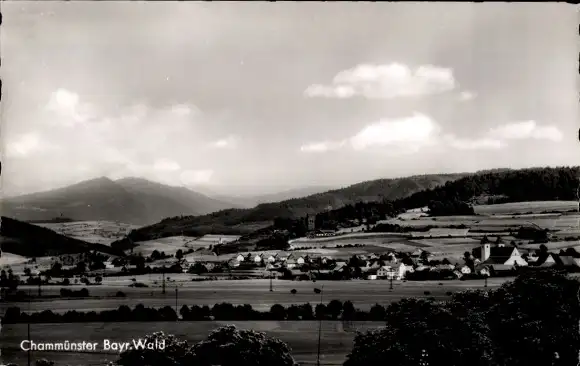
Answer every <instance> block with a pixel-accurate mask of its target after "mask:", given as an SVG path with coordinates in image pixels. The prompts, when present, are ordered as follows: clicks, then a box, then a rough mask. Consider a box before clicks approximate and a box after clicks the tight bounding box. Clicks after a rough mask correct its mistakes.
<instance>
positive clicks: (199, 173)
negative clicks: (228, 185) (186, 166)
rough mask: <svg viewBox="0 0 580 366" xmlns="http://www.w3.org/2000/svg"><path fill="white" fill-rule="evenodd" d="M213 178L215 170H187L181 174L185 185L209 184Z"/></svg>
mask: <svg viewBox="0 0 580 366" xmlns="http://www.w3.org/2000/svg"><path fill="white" fill-rule="evenodd" d="M212 176H213V170H209V169H204V170H186V171H184V172H182V173H181V174H180V180H181V183H182V184H183V185H186V186H187V185H196V184H204V183H209V182H210V181H211V178H212Z"/></svg>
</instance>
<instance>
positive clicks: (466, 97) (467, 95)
mask: <svg viewBox="0 0 580 366" xmlns="http://www.w3.org/2000/svg"><path fill="white" fill-rule="evenodd" d="M476 96H477V95H476V94H475V93H473V92H470V91H462V92H461V93H459V100H460V101H462V102H467V101H470V100H473V99H475V97H476Z"/></svg>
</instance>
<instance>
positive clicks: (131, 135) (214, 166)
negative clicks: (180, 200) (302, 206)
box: [0, 1, 580, 196]
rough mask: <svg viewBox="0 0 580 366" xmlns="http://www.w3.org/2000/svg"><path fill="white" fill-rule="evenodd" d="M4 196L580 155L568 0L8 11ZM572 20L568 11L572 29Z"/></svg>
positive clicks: (404, 171) (62, 6)
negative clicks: (96, 181)
mask: <svg viewBox="0 0 580 366" xmlns="http://www.w3.org/2000/svg"><path fill="white" fill-rule="evenodd" d="M2 13H3V20H4V22H3V24H2V32H1V34H0V51H1V54H2V67H1V69H0V76H1V77H2V81H3V98H2V102H1V103H0V106H1V109H2V110H1V112H2V113H1V128H0V142H1V147H2V163H3V164H2V165H3V168H4V169H3V173H4V174H2V188H3V193H4V194H5V195H8V196H9V195H15V194H23V193H29V192H35V191H42V190H48V189H52V188H56V187H61V186H65V185H69V184H73V183H76V182H80V181H83V180H87V179H91V178H97V177H102V176H107V177H109V178H111V179H117V178H122V177H142V178H146V179H150V180H154V181H158V182H161V183H165V184H170V185H176V186H186V187H189V188H192V189H200V190H201V189H205V190H210V191H212V192H216V193H219V194H231V195H238V194H258V193H269V192H274V191H276V190H283V189H288V188H294V187H307V186H333V187H340V186H345V185H349V184H352V183H356V182H361V181H364V180H370V179H376V178H393V177H401V176H408V175H415V174H430V173H452V172H466V171H476V170H480V169H490V168H506V167H507V168H523V167H531V166H563V165H579V162H580V142H579V141H578V140H577V131H578V128H580V122H579V121H580V118H579V117H580V113H579V112H580V111H579V106H578V86H579V84H578V53H579V51H580V50H579V49H578V47H579V43H578V39H577V37H578V22H579V18H578V13H577V11H576V7H575V6H574V5H572V4H565V3H467V2H466V3H362V2H361V3H356V2H352V3H348V2H343V3H339V2H335V3H306V2H304V3H299V2H296V3H293V2H278V3H275V2H253V3H252V2H247V3H243V2H240V3H235V2H228V3H218V2H191V3H188V2H152V3H143V2H56V1H55V2H22V1H19V2H3V5H2ZM555 20H557V21H555Z"/></svg>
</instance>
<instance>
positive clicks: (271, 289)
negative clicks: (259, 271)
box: [270, 271, 274, 292]
mask: <svg viewBox="0 0 580 366" xmlns="http://www.w3.org/2000/svg"><path fill="white" fill-rule="evenodd" d="M272 277H274V276H273V275H272V271H270V292H272V291H274V289H273V288H272Z"/></svg>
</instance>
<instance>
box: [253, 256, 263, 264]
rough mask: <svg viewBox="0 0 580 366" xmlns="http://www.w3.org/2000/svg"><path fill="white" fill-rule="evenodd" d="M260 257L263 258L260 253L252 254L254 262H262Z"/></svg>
mask: <svg viewBox="0 0 580 366" xmlns="http://www.w3.org/2000/svg"><path fill="white" fill-rule="evenodd" d="M262 259H264V256H263V255H262V254H256V255H255V256H254V263H260V262H262Z"/></svg>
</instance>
